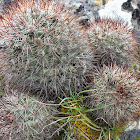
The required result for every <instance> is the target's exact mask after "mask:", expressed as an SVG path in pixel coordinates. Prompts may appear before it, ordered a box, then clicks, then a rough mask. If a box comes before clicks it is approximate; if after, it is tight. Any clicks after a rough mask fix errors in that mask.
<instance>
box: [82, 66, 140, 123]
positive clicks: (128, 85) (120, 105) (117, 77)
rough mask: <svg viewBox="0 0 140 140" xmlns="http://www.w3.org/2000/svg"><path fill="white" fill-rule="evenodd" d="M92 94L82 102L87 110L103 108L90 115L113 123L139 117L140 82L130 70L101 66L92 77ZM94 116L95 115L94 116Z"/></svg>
mask: <svg viewBox="0 0 140 140" xmlns="http://www.w3.org/2000/svg"><path fill="white" fill-rule="evenodd" d="M92 81H93V89H95V91H94V92H91V93H89V97H87V99H86V100H85V101H84V102H85V106H86V107H87V108H90V109H91V108H94V107H97V108H98V107H100V106H105V108H103V109H101V110H98V111H97V112H96V113H95V112H93V113H91V114H92V116H94V117H95V116H96V115H97V117H99V118H101V119H103V120H105V121H106V122H107V123H109V124H111V125H112V124H113V122H121V121H129V120H133V119H136V118H137V117H138V116H139V113H138V111H139V109H140V96H139V91H140V81H138V80H137V78H136V76H135V75H134V74H133V73H132V72H130V70H128V69H127V70H124V69H123V68H122V67H121V68H120V67H118V66H116V65H114V66H110V67H108V66H105V65H104V66H103V68H102V69H100V70H99V71H98V73H96V74H94V76H93V79H92ZM95 114H96V115H95Z"/></svg>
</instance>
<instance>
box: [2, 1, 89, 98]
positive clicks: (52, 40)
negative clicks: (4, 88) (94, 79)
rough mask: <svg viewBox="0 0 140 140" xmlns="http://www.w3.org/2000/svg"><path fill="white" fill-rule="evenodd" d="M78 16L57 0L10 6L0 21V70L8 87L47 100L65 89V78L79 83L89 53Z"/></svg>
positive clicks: (87, 64)
mask: <svg viewBox="0 0 140 140" xmlns="http://www.w3.org/2000/svg"><path fill="white" fill-rule="evenodd" d="M77 21H78V18H77V17H76V16H75V15H73V13H72V12H70V11H69V10H68V9H66V8H65V7H64V5H62V4H61V3H60V4H59V1H57V0H54V1H50V0H46V1H45V0H25V1H18V2H15V3H13V4H12V5H11V6H9V8H7V9H6V10H5V14H4V15H2V16H1V21H0V25H1V28H0V34H1V40H0V46H1V47H2V52H3V58H2V59H1V61H3V63H4V64H5V65H4V66H3V67H2V68H1V73H2V75H3V76H4V80H5V81H7V83H8V84H9V87H10V88H13V89H14V88H16V89H21V90H22V91H23V90H24V91H25V90H26V91H31V92H32V93H38V94H41V95H43V96H44V97H43V98H47V99H49V100H50V99H51V100H53V99H54V98H56V96H60V97H62V95H63V92H66V93H67V88H68V82H69V80H71V82H72V81H74V80H75V79H76V80H77V86H80V87H82V88H83V87H84V86H85V85H86V82H85V79H86V73H87V71H88V70H89V69H90V67H91V63H90V61H89V60H90V59H91V56H90V51H89V48H88V47H87V46H86V40H84V34H83V31H84V30H81V28H82V27H81V26H79V25H77ZM89 72H90V70H89ZM89 72H88V74H89ZM80 87H79V89H80Z"/></svg>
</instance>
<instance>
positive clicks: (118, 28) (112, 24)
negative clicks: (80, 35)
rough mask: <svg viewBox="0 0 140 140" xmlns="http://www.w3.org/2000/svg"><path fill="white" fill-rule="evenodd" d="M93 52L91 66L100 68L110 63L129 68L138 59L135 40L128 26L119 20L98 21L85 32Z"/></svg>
mask: <svg viewBox="0 0 140 140" xmlns="http://www.w3.org/2000/svg"><path fill="white" fill-rule="evenodd" d="M87 37H88V41H89V46H90V47H91V49H92V50H93V52H94V53H93V56H94V59H93V64H94V65H95V66H100V67H102V66H103V64H105V65H107V66H109V65H111V64H112V63H113V64H114V63H116V64H117V65H125V66H126V67H130V66H131V65H132V64H133V63H134V62H135V61H136V59H137V57H138V53H137V50H138V47H137V42H136V39H135V37H134V35H133V33H132V30H131V29H129V27H128V25H127V24H126V23H124V22H123V21H120V20H118V21H117V20H116V21H115V20H111V19H100V20H97V21H96V22H95V23H94V24H91V25H90V27H89V29H88V30H87Z"/></svg>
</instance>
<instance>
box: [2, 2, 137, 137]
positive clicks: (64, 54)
mask: <svg viewBox="0 0 140 140" xmlns="http://www.w3.org/2000/svg"><path fill="white" fill-rule="evenodd" d="M137 59H139V56H138V48H137V42H136V39H135V37H134V35H133V33H132V31H131V30H130V29H129V27H128V26H127V25H126V24H124V23H123V22H122V21H113V20H111V19H100V20H97V21H95V23H94V24H89V25H88V26H86V28H85V26H81V25H80V24H79V17H77V15H74V14H73V12H71V11H70V10H69V9H68V8H67V7H65V6H64V5H63V4H62V2H60V1H59V0H53V1H52V0H20V1H16V2H14V3H12V4H11V5H9V6H8V8H7V9H5V13H3V15H0V75H1V77H2V78H3V79H2V80H3V81H4V84H5V85H4V86H5V89H4V90H5V92H8V93H9V91H10V92H11V91H13V92H15V91H17V92H18V93H23V94H21V95H20V96H19V98H18V97H17V96H15V95H12V96H10V99H11V101H10V104H6V107H7V108H8V109H9V110H10V111H11V112H12V114H14V115H15V122H16V127H12V128H13V132H11V134H12V136H13V137H12V138H13V139H15V137H16V134H18V135H19V136H20V138H21V139H28V138H29V139H30V138H31V139H44V138H48V139H49V135H52V134H54V133H53V132H56V131H57V130H56V129H58V127H56V126H53V125H49V124H54V120H53V119H52V118H53V115H54V114H57V113H58V114H59V115H60V114H61V115H62V117H63V115H64V114H65V113H67V114H68V113H69V114H70V115H71V116H68V118H69V117H70V118H74V119H75V120H78V121H73V122H69V120H67V122H66V123H67V124H70V127H67V128H68V129H69V132H71V129H70V128H74V129H73V133H75V134H74V136H75V137H76V139H85V138H86V137H85V136H83V135H81V134H82V133H81V132H80V133H79V131H78V130H79V129H81V130H80V131H83V132H84V134H85V135H86V136H87V137H88V138H89V139H97V137H96V138H94V136H95V135H94V132H95V131H93V130H92V129H91V127H92V125H91V126H90V128H89V127H88V126H89V122H87V120H88V121H90V122H94V120H92V119H98V120H100V121H101V123H103V125H102V124H101V125H99V127H98V128H99V129H100V131H101V132H102V133H99V135H100V137H102V136H103V131H102V130H103V129H104V128H103V129H102V127H106V126H107V127H106V128H109V129H110V127H112V126H113V125H114V123H115V124H121V123H122V124H124V122H127V121H129V120H133V119H137V118H138V117H139V109H140V96H139V90H140V88H139V85H140V81H139V79H138V78H137V77H136V75H135V73H134V72H133V71H130V70H131V69H130V68H131V67H133V64H134V63H135V62H137ZM69 83H70V85H69ZM69 87H71V90H69ZM91 89H93V90H91ZM83 90H86V91H85V92H80V91H83ZM73 91H74V93H75V94H74V95H73V94H72V92H73ZM27 93H31V94H30V96H32V95H33V94H35V96H38V97H39V99H40V97H42V101H43V102H46V100H47V102H48V101H53V103H56V102H57V100H56V99H58V98H59V99H62V101H61V103H63V102H64V101H65V103H66V105H69V107H67V106H66V110H64V111H62V109H60V110H59V109H58V108H57V109H58V110H59V111H58V110H57V109H56V108H55V107H48V106H43V105H44V104H43V103H40V102H37V101H35V102H34V99H33V97H29V96H27V95H25V94H27ZM77 94H78V95H80V96H78V95H77ZM8 96H9V95H8ZM71 96H72V98H71ZM64 97H65V98H64ZM79 98H82V99H83V100H84V101H83V102H82V103H81V102H80V103H79V102H78V103H79V104H78V105H77V103H75V101H76V100H78V99H79ZM67 101H71V102H72V103H73V101H74V103H73V104H69V103H68V102H67ZM40 104H41V105H40ZM61 105H62V104H61ZM62 106H63V105H62ZM60 108H61V107H60ZM67 108H69V110H68V109H67ZM72 108H74V110H73V111H74V112H66V111H70V110H72ZM75 108H78V110H76V113H78V114H76V115H79V116H74V115H75ZM95 108H97V109H95ZM98 108H99V109H98ZM86 109H89V110H91V111H90V113H89V114H90V115H89V116H90V117H89V118H88V116H87V114H86V113H85V112H86V111H85V110H86ZM52 110H53V111H52ZM54 110H57V111H58V112H57V111H56V112H54ZM83 110H84V111H85V112H84V111H83ZM89 110H88V111H89ZM80 111H81V112H82V111H83V112H82V113H83V114H84V115H85V117H86V118H87V120H86V121H81V120H79V119H83V118H84V117H83V116H82V115H81V114H80V113H81V112H80ZM60 112H61V113H60ZM61 115H60V116H61ZM55 118H56V117H55ZM84 119H85V118H84ZM59 121H60V120H59ZM59 121H58V120H57V121H56V122H59ZM100 121H99V122H100ZM104 122H105V123H106V124H105V125H104ZM97 123H98V121H97ZM60 124H61V121H60V123H59V124H57V125H58V126H59V125H60ZM64 124H65V123H64ZM71 125H73V126H74V127H71ZM47 126H48V128H47ZM62 126H64V125H63V124H62ZM119 126H120V125H119ZM60 128H61V126H60ZM60 128H59V129H60ZM25 129H27V131H25ZM113 130H115V129H113ZM105 132H106V134H108V131H107V130H106V131H105ZM110 134H111V133H110V132H109V134H108V135H110ZM111 135H112V137H113V135H114V134H113V132H112V134H111ZM20 138H19V139H20Z"/></svg>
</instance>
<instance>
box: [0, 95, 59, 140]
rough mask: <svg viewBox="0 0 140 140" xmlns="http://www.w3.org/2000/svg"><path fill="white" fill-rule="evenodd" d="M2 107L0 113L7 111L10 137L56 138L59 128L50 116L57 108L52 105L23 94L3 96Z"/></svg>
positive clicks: (20, 139)
mask: <svg viewBox="0 0 140 140" xmlns="http://www.w3.org/2000/svg"><path fill="white" fill-rule="evenodd" d="M3 102H4V107H3V108H1V109H0V112H1V113H5V114H6V112H8V115H7V116H8V117H9V119H12V120H11V122H12V123H11V122H9V129H8V130H9V133H10V136H9V137H11V139H12V140H13V139H18V140H23V139H38V140H42V139H44V138H47V139H49V138H51V139H53V138H56V137H58V135H57V134H56V133H55V132H57V130H59V127H58V124H57V121H56V122H55V121H54V120H53V119H51V118H52V116H53V115H54V114H56V112H57V110H56V108H55V107H54V106H49V105H46V104H44V103H42V102H39V101H37V100H36V99H35V98H33V97H32V98H31V97H29V96H26V95H24V94H21V95H20V96H19V97H18V96H7V97H4V98H3ZM6 127H7V125H5V126H4V128H6Z"/></svg>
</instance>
